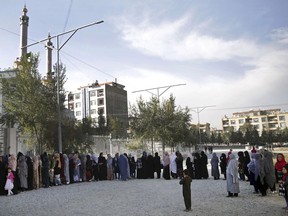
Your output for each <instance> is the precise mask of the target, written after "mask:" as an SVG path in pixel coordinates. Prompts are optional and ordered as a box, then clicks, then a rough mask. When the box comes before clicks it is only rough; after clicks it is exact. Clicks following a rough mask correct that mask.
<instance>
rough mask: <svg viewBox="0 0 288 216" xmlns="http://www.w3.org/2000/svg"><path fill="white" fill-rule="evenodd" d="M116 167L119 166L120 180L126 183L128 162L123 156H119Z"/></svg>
mask: <svg viewBox="0 0 288 216" xmlns="http://www.w3.org/2000/svg"><path fill="white" fill-rule="evenodd" d="M118 165H119V171H120V179H121V180H122V181H126V180H127V179H128V175H127V174H128V173H127V167H128V162H127V160H126V158H125V156H124V155H123V154H121V155H120V156H119V158H118Z"/></svg>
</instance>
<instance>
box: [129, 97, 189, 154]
mask: <svg viewBox="0 0 288 216" xmlns="http://www.w3.org/2000/svg"><path fill="white" fill-rule="evenodd" d="M130 110H131V117H130V119H131V124H130V126H131V132H132V137H135V138H140V137H141V138H142V139H144V140H149V141H151V140H152V145H153V142H154V141H161V142H162V145H163V146H162V147H163V150H164V149H165V146H170V147H172V148H174V147H175V146H176V145H177V144H186V142H188V140H187V137H188V136H189V127H190V126H189V122H190V115H189V110H188V109H187V108H186V109H182V108H181V107H178V108H176V104H175V98H174V97H173V96H172V95H171V96H170V97H169V99H167V100H163V102H162V103H161V104H160V103H159V101H158V99H157V98H156V97H152V98H151V100H150V101H148V102H145V101H144V100H143V99H142V98H140V99H139V100H137V104H136V105H132V106H131V108H130Z"/></svg>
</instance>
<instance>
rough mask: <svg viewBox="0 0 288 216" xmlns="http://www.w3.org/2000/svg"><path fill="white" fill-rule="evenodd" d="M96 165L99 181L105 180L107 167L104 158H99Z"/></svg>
mask: <svg viewBox="0 0 288 216" xmlns="http://www.w3.org/2000/svg"><path fill="white" fill-rule="evenodd" d="M98 165H99V180H107V165H106V159H105V157H103V156H99V158H98ZM126 172H127V171H126Z"/></svg>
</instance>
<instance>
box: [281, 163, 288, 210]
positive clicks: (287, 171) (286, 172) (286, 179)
mask: <svg viewBox="0 0 288 216" xmlns="http://www.w3.org/2000/svg"><path fill="white" fill-rule="evenodd" d="M282 171H283V177H282V182H280V184H279V187H283V188H284V190H285V195H284V198H285V201H286V207H284V208H283V209H285V210H286V211H288V164H286V165H285V166H284V167H283V168H282Z"/></svg>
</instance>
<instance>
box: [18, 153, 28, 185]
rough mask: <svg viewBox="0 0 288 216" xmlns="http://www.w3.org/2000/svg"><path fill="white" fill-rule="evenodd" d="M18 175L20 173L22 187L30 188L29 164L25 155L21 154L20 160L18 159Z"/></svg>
mask: <svg viewBox="0 0 288 216" xmlns="http://www.w3.org/2000/svg"><path fill="white" fill-rule="evenodd" d="M18 175H19V178H20V188H22V189H27V188H28V182H27V177H28V166H27V163H26V158H25V156H24V155H21V156H20V157H19V161H18Z"/></svg>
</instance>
